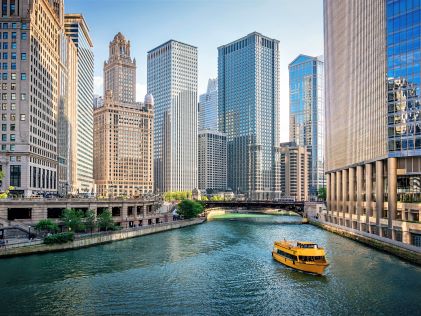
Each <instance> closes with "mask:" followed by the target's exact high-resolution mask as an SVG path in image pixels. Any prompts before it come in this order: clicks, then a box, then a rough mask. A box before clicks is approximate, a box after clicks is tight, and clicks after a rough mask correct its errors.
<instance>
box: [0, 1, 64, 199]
mask: <svg viewBox="0 0 421 316" xmlns="http://www.w3.org/2000/svg"><path fill="white" fill-rule="evenodd" d="M53 4H54V5H55V8H57V7H58V8H59V9H58V10H56V9H55V8H53V6H52V5H53ZM61 6H63V2H62V1H47V0H39V1H36V2H35V1H3V4H2V6H1V11H2V12H1V17H0V25H1V30H0V31H1V33H2V41H1V51H2V60H1V63H2V67H1V79H2V80H1V87H2V91H1V109H2V112H1V119H2V122H1V127H2V133H1V151H0V165H1V169H2V171H3V172H4V173H5V178H4V179H3V181H2V186H1V189H2V190H5V189H6V188H7V187H8V186H13V187H14V190H13V191H14V193H15V194H22V195H25V196H29V195H31V194H32V193H33V192H36V191H43V192H55V191H56V190H57V171H58V163H57V116H58V100H59V91H60V86H59V85H60V82H59V69H60V65H59V64H60V46H59V43H60V31H61V30H62V29H63V25H62V24H61V23H60V17H59V15H58V14H59V12H62V10H61V9H60V7H61Z"/></svg>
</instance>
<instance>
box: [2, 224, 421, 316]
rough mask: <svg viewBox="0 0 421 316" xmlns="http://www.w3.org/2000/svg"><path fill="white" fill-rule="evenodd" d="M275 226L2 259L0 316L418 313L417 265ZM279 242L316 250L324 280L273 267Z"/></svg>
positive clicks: (187, 232)
mask: <svg viewBox="0 0 421 316" xmlns="http://www.w3.org/2000/svg"><path fill="white" fill-rule="evenodd" d="M285 219H287V220H290V221H295V220H297V218H296V217H286V216H283V217H282V222H284V221H285ZM275 221H279V217H271V216H268V218H267V219H263V220H262V219H261V218H257V219H255V220H252V219H249V220H247V219H237V220H235V221H230V220H218V221H211V222H207V223H205V224H202V225H197V226H192V227H188V228H183V229H179V230H173V231H169V232H165V233H160V234H155V235H149V236H145V237H140V238H134V239H129V240H125V241H120V242H115V243H111V244H107V245H102V246H97V247H91V248H86V249H80V250H75V251H68V252H61V253H51V254H44V255H32V256H26V257H16V258H10V259H1V260H0V314H1V315H32V314H33V315H94V314H95V315H104V314H106V315H136V314H138V315H139V314H143V315H231V316H232V315H281V314H293V315H374V314H375V315H420V313H421V268H420V267H416V266H414V265H411V264H408V263H406V262H404V261H401V260H399V259H397V258H395V257H393V256H390V255H388V254H385V253H382V252H379V251H376V250H373V249H370V248H368V247H365V246H363V245H361V244H359V243H357V242H354V241H351V240H348V239H345V238H342V237H339V236H337V235H334V234H332V233H329V232H326V231H323V230H321V229H319V228H316V227H313V226H311V225H289V224H279V223H274V222H275ZM283 238H286V239H290V240H304V241H314V242H317V243H319V244H320V245H323V246H324V247H325V248H326V249H327V257H328V260H329V261H330V263H331V264H330V266H329V268H328V270H327V271H326V275H325V276H314V275H308V274H304V273H301V272H297V271H294V270H292V269H290V268H287V267H284V266H282V265H280V264H279V263H277V262H275V261H273V259H272V257H271V250H272V245H273V241H274V240H277V239H283Z"/></svg>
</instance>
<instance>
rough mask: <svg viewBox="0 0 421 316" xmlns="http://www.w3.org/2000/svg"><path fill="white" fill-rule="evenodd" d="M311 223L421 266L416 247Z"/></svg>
mask: <svg viewBox="0 0 421 316" xmlns="http://www.w3.org/2000/svg"><path fill="white" fill-rule="evenodd" d="M309 222H310V224H312V225H315V226H318V227H320V228H322V229H325V230H327V231H329V232H332V233H335V234H338V235H340V236H343V237H346V238H349V239H352V240H355V241H358V242H360V243H363V244H366V245H368V246H370V247H373V248H376V249H379V250H381V251H384V252H387V253H390V254H392V255H395V256H397V257H399V258H402V259H404V260H406V261H409V262H411V263H414V264H417V265H421V252H420V251H419V250H418V249H416V248H415V246H411V245H406V246H405V248H404V247H402V246H400V245H395V244H393V243H392V242H393V241H391V242H389V241H386V240H384V239H385V238H383V237H378V236H368V234H366V233H364V232H359V231H355V230H353V229H350V228H348V227H342V226H338V225H335V224H331V223H324V222H319V221H317V220H314V219H309ZM382 239H383V240H382ZM410 248H413V249H410Z"/></svg>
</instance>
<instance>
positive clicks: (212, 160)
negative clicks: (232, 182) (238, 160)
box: [198, 130, 227, 191]
mask: <svg viewBox="0 0 421 316" xmlns="http://www.w3.org/2000/svg"><path fill="white" fill-rule="evenodd" d="M198 147H199V163H198V166H199V189H200V190H206V191H225V190H226V189H227V136H226V134H224V133H221V132H218V131H213V130H202V131H199V143H198Z"/></svg>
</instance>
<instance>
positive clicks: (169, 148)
mask: <svg viewBox="0 0 421 316" xmlns="http://www.w3.org/2000/svg"><path fill="white" fill-rule="evenodd" d="M148 93H151V94H152V95H153V96H154V99H155V116H154V179H155V189H156V190H157V191H159V192H168V191H184V190H192V189H195V188H196V189H197V186H198V183H197V176H198V175H197V174H198V172H197V155H198V154H197V152H198V151H197V47H194V46H191V45H188V44H185V43H181V42H178V41H174V40H170V41H168V42H166V43H164V44H162V45H160V46H158V47H156V48H154V49H152V50H150V51H149V52H148Z"/></svg>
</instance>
